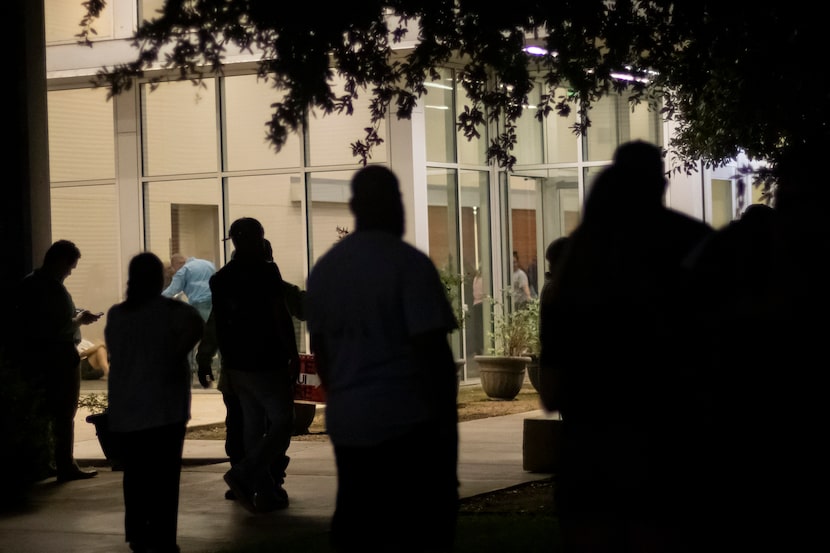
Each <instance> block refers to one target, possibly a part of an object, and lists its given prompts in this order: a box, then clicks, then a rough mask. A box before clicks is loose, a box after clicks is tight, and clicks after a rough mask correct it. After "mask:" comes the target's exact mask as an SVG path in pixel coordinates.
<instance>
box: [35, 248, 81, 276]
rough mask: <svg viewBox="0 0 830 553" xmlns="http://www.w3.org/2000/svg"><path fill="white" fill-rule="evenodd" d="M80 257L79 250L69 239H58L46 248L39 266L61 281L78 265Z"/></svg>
mask: <svg viewBox="0 0 830 553" xmlns="http://www.w3.org/2000/svg"><path fill="white" fill-rule="evenodd" d="M80 258H81V250H79V249H78V246H76V245H75V244H74V243H73V242H70V241H69V240H58V241H57V242H55V243H53V244H52V245H51V246H49V249H48V250H46V254H45V255H44V256H43V265H42V266H41V268H42V269H43V270H44V271H46V272H48V273H49V274H50V275H52V276H53V277H55V278H57V279H58V280H60V281H61V282H63V281H64V280H65V279H66V277H68V276H69V275H71V274H72V270H73V269H74V268H75V267H77V266H78V260H79V259H80Z"/></svg>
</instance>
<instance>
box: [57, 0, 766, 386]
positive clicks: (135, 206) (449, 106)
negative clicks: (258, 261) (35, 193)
mask: <svg viewBox="0 0 830 553" xmlns="http://www.w3.org/2000/svg"><path fill="white" fill-rule="evenodd" d="M161 3H162V2H161V0H143V1H142V0H139V1H136V0H111V1H110V2H109V6H108V8H107V10H106V11H105V13H104V14H103V15H102V18H101V20H100V22H99V23H98V24H97V25H96V30H97V31H98V36H97V39H96V43H95V45H94V47H93V48H86V47H83V46H79V45H77V44H76V38H75V36H74V35H76V34H77V33H78V26H77V25H78V22H79V21H80V19H81V15H82V7H81V6H80V3H79V2H78V1H77V0H45V22H46V25H45V30H46V63H47V89H48V92H47V103H48V137H49V170H50V183H51V187H50V190H51V196H50V199H51V224H52V238H53V239H58V238H66V239H70V240H73V241H74V242H76V243H77V244H78V245H79V247H80V248H81V251H82V252H83V257H82V259H81V262H80V263H79V265H78V268H77V270H76V271H75V272H74V273H73V275H72V277H71V278H70V279H69V280H68V281H67V287H68V288H69V289H70V291H71V292H72V294H73V297H74V298H75V300H76V302H77V303H78V305H79V306H83V307H87V308H89V309H92V310H94V311H99V310H103V311H106V309H107V308H108V307H109V306H110V305H112V304H114V303H116V302H118V301H121V298H122V295H123V291H124V289H125V285H126V268H127V264H128V262H129V259H130V258H131V257H132V256H133V255H135V254H136V253H138V252H140V251H147V250H149V251H152V252H154V253H156V254H157V255H158V256H159V257H160V258H162V259H163V260H169V258H170V256H171V255H172V254H173V253H176V252H180V253H183V254H185V255H188V256H191V255H192V256H195V257H201V258H205V259H209V260H211V261H213V262H214V263H215V264H216V266H217V267H220V266H222V265H223V264H224V263H225V262H226V260H228V259H229V256H230V253H231V252H230V250H229V248H230V244H229V243H227V242H223V241H222V237H224V236H225V235H226V231H227V228H228V227H229V225H230V223H231V222H232V221H233V220H234V219H236V218H238V217H242V216H250V217H256V218H258V219H259V220H261V221H262V223H263V225H264V227H265V230H266V236H267V238H269V240H270V241H271V243H272V245H273V249H274V256H275V259H276V261H277V263H278V264H279V266H280V268H281V270H282V273H283V275H284V277H285V279H286V280H288V281H290V282H293V283H296V284H298V285H300V286H301V287H304V283H305V279H306V276H307V275H308V272H309V270H310V268H311V267H312V266H313V264H314V261H315V260H316V259H317V258H319V257H320V255H322V254H323V253H324V252H325V251H326V250H327V249H328V248H330V247H331V246H332V245H333V244H334V243H335V242H336V241H337V239H338V237H339V229H346V230H348V229H350V228H352V225H353V220H352V217H351V214H350V212H349V209H348V199H349V196H350V194H349V187H348V185H349V180H350V178H351V176H352V174H353V173H354V171H356V170H357V169H358V168H359V167H360V164H359V162H358V158H355V157H354V156H353V155H352V150H351V147H350V144H351V143H352V142H354V141H355V140H356V139H358V138H360V137H361V136H362V134H363V131H362V129H363V128H364V127H366V126H368V124H369V113H368V100H367V97H366V95H363V96H361V98H360V100H359V101H358V102H357V103H356V111H355V113H354V114H353V115H351V116H348V115H327V116H322V115H320V114H315V113H312V114H310V116H309V118H308V121H307V124H306V125H305V127H304V128H303V129H302V132H300V133H296V134H295V135H293V136H292V137H291V138H290V139H289V141H288V143H287V144H286V145H285V146H284V147H283V148H282V149H281V150H280V151H279V152H276V151H275V150H274V148H273V146H271V145H270V144H269V143H268V141H267V140H266V128H265V122H266V121H267V120H268V119H270V104H271V103H272V102H274V101H275V99H276V98H277V95H278V91H276V90H274V89H273V88H272V87H271V86H270V85H269V84H265V83H262V82H260V81H258V80H257V77H256V66H255V63H256V58H255V57H254V56H251V55H243V54H233V53H230V54H229V56H228V59H227V66H226V69H225V72H224V74H223V75H222V76H216V77H213V78H207V79H205V80H204V82H203V85H204V86H201V87H196V86H194V85H193V84H192V83H191V82H190V81H177V80H174V79H175V76H173V77H172V78H171V80H166V81H162V82H161V83H160V84H159V85H158V86H157V87H155V86H151V85H150V83H148V82H147V81H146V80H138V81H137V82H136V86H134V87H133V88H132V89H131V90H129V91H127V92H125V93H123V94H121V95H119V96H116V97H113V98H111V99H108V98H107V95H108V91H107V90H106V89H104V88H95V87H93V86H92V85H91V84H90V77H91V76H92V75H94V74H95V72H96V71H98V70H99V69H100V68H101V67H103V66H111V65H113V64H115V63H118V62H123V61H129V60H130V59H132V57H131V56H132V50H131V49H130V46H129V43H130V36H131V34H132V32H133V30H134V29H135V26H136V24H137V22H138V21H140V20H141V18H148V17H151V15H147V14H152V12H153V10H154V9H157V8H158V7H159V6H160V5H161ZM439 72H440V75H441V79H440V80H437V81H434V82H432V83H429V84H428V87H429V88H428V90H429V93H428V94H427V95H425V96H424V97H423V98H422V99H421V101H420V103H419V105H418V106H417V107H416V109H415V110H414V111H413V114H412V117H411V119H409V120H397V119H395V118H394V116H391V117H390V119H389V120H388V121H387V122H386V123H385V126H384V127H383V128H382V130H381V137H382V138H383V139H384V142H383V143H382V144H381V145H380V146H378V147H376V148H375V150H374V151H373V152H372V157H371V159H370V163H378V164H384V165H387V166H389V167H390V168H391V169H392V170H393V171H395V173H396V174H397V175H398V176H399V178H400V180H401V185H402V189H403V196H404V205H405V213H406V235H405V239H406V240H407V241H409V242H411V243H412V244H414V245H415V246H417V247H419V248H420V249H422V250H423V251H424V252H426V253H428V254H429V256H430V257H431V259H432V260H433V261H434V262H435V264H436V266H437V267H438V269H439V270H441V271H442V272H444V273H445V274H448V275H462V279H461V280H462V283H461V284H460V285H459V287H458V295H459V296H460V303H461V307H462V309H463V310H464V312H465V313H467V314H471V313H473V312H474V310H473V303H474V299H473V280H474V277H475V276H476V275H477V276H479V277H480V278H481V281H480V282H481V283H482V291H483V293H484V294H485V295H487V296H493V297H498V296H499V293H500V291H501V290H503V289H505V288H506V287H508V286H509V285H510V275H511V271H512V269H511V261H512V254H513V252H517V254H518V256H519V263H520V265H521V266H522V267H523V268H524V269H525V270H526V272H528V275H529V278H530V280H531V283H535V290H537V291H538V289H539V287H540V285H541V282H542V279H543V278H544V277H543V275H544V270H545V267H544V250H545V247H546V245H547V244H548V243H550V242H551V241H552V240H553V239H555V238H557V237H559V236H561V235H564V234H568V233H569V232H570V231H571V230H572V229H573V228H574V227H575V226H576V224H577V223H578V220H579V214H580V209H581V205H582V202H583V199H584V197H585V194H586V191H587V190H589V189H590V186H591V182H592V179H593V177H594V176H595V175H596V174H597V173H598V172H599V171H600V170H601V169H602V168H603V167H604V166H606V165H608V164H609V163H610V162H611V157H612V154H613V151H614V149H615V148H616V146H617V145H619V144H620V143H622V142H625V141H628V140H633V139H643V140H647V141H649V142H652V143H655V144H658V145H661V146H665V145H666V142H667V137H668V136H670V134H671V128H670V125H669V124H668V123H666V122H663V121H661V120H660V118H659V113H658V111H657V110H654V109H652V110H649V109H648V108H647V106H645V105H642V106H638V107H637V108H636V109H634V110H632V109H631V108H630V106H629V104H628V102H627V101H626V98H625V97H622V96H620V97H616V96H613V97H608V98H605V99H603V100H602V101H600V102H598V103H597V104H596V106H594V108H593V110H592V112H591V117H592V122H593V123H592V126H591V128H590V129H589V131H588V133H587V134H586V135H585V136H576V135H574V134H573V132H572V130H571V128H570V127H571V125H573V123H574V121H573V120H572V119H569V118H562V117H558V116H551V117H549V118H547V119H546V120H545V121H543V122H540V121H537V120H536V119H535V117H534V115H533V108H532V106H533V104H534V101H535V100H538V95H540V94H541V91H542V88H541V84H540V85H539V87H538V89H537V92H536V94H537V98H529V106H528V108H527V109H526V110H525V113H524V115H523V117H522V119H521V121H520V122H519V141H518V146H517V151H516V152H515V155H516V157H517V159H518V163H517V164H516V166H515V167H514V170H513V172H509V173H508V172H506V171H504V170H502V169H500V168H498V167H496V166H494V165H492V164H488V163H487V160H486V153H485V150H486V146H487V143H488V139H487V136H488V135H489V134H491V133H492V132H493V131H494V129H492V128H483V129H481V132H482V138H481V139H480V140H476V141H467V140H466V139H465V138H464V137H463V136H461V135H460V134H459V133H458V132H457V131H456V128H455V124H454V122H455V118H456V115H457V113H458V111H459V110H461V109H463V105H464V93H463V89H462V88H461V87H460V86H459V85H458V83H457V81H456V73H455V68H454V67H452V66H451V65H449V66H447V67H442V68H439ZM335 84H336V83H335ZM652 107H653V106H652ZM574 116H575V115H572V116H571V117H574ZM670 162H671V161H670V160H669V163H670ZM731 176H732V170H731V169H730V168H728V167H727V168H724V169H721V170H719V171H718V172H712V171H703V170H702V171H701V172H700V173H698V174H695V175H674V174H673V175H672V178H671V179H670V184H669V188H668V192H667V195H666V202H667V204H668V205H669V206H670V207H673V208H675V209H678V210H680V211H684V212H686V213H689V214H691V215H693V216H696V217H698V218H701V219H704V220H707V221H709V222H710V223H712V224H713V225H715V226H720V225H722V224H725V223H726V222H728V221H729V220H731V219H732V218H733V217H734V216H735V214H736V206H737V205H740V202H741V201H744V199H743V198H738V197H737V196H736V192H735V190H734V186H733V185H732V181H731V180H730V177H731ZM749 200H750V201H751V198H750V199H749ZM484 312H485V314H484V317H483V320H482V321H471V320H470V319H469V318H468V317H465V322H466V323H468V324H466V325H465V328H464V329H463V331H462V332H457V333H455V334H454V336H453V347H454V350H455V352H456V355H457V356H458V357H463V358H467V360H468V362H467V363H466V367H465V374H464V377H465V379H467V380H472V379H475V378H477V371H476V367H475V363H474V362H472V356H473V354H474V353H476V352H478V351H482V350H486V349H487V347H488V343H489V340H490V336H489V332H488V328H489V325H490V321H491V317H490V316H489V315H488V310H486V309H485V310H484ZM473 323H474V324H473ZM93 326H94V328H90V329H89V330H88V332H89V333H90V336H88V337H89V338H91V339H100V338H101V336H98V335H95V333H98V334H101V333H102V332H103V327H104V325H93ZM85 331H87V329H85ZM298 339H299V341H300V348H301V350H302V351H307V339H306V334H305V332H304V328H303V327H302V326H299V327H298Z"/></svg>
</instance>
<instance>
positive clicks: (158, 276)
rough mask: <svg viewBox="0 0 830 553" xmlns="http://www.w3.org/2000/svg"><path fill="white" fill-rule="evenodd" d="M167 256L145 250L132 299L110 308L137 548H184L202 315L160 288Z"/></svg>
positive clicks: (115, 425)
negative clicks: (185, 458) (183, 498)
mask: <svg viewBox="0 0 830 553" xmlns="http://www.w3.org/2000/svg"><path fill="white" fill-rule="evenodd" d="M163 284H164V264H163V263H162V261H161V259H159V258H158V257H157V256H156V255H155V254H153V253H150V252H145V253H140V254H138V255H136V256H135V257H133V258H132V260H131V261H130V265H129V268H128V280H127V294H126V300H125V301H124V302H122V303H119V304H117V305H114V306H113V307H111V308H110V310H109V313H108V314H107V326H106V328H105V329H104V336H105V339H106V343H107V347H108V348H109V353H110V362H111V364H110V374H109V382H108V395H109V398H108V399H109V407H108V413H109V428H110V431H112V432H113V433H116V435H117V436H118V443H119V444H120V446H121V448H122V449H121V451H120V455H119V457H120V459H121V461H122V464H123V465H122V466H123V469H124V482H123V490H124V530H125V539H126V541H127V542H128V543H129V544H130V549H132V550H133V551H134V552H136V553H138V552H142V551H146V552H149V551H165V552H170V553H174V552H178V551H179V549H178V546H177V545H176V535H177V518H178V511H179V482H180V479H181V466H182V451H183V448H184V436H185V431H186V427H187V421H188V420H189V419H190V367H189V365H188V360H187V356H188V353H189V352H190V351H191V350H192V349H193V348H194V346H195V345H196V343H197V342H198V341H199V339H200V338H201V337H202V331H203V329H204V322H203V321H202V319H201V317H200V315H199V313H198V311H196V309H195V308H194V307H192V306H190V305H188V304H186V303H184V302H180V301H176V300H172V299H170V298H165V297H164V296H162V295H161V290H162V286H163Z"/></svg>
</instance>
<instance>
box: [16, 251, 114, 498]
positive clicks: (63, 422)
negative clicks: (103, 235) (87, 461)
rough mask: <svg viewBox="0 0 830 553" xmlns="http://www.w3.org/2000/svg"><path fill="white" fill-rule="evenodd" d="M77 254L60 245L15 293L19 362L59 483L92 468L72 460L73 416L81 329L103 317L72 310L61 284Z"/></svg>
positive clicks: (91, 474) (90, 472) (75, 263)
mask: <svg viewBox="0 0 830 553" xmlns="http://www.w3.org/2000/svg"><path fill="white" fill-rule="evenodd" d="M80 258H81V251H80V250H79V249H78V247H77V246H76V245H75V244H74V243H73V242H70V241H69V240H58V241H57V242H55V243H54V244H52V245H51V246H50V247H49V249H48V250H47V251H46V254H45V255H44V257H43V263H42V264H41V266H40V267H39V268H36V269H35V270H34V271H32V272H31V273H30V274H28V275H27V276H26V277H25V278H24V279H23V281H22V282H21V284H20V286H19V289H18V293H17V294H15V296H14V297H15V298H16V299H17V302H16V304H15V310H14V313H15V318H14V321H15V322H16V328H17V332H18V333H19V335H18V340H17V343H19V344H21V345H22V346H23V347H22V348H20V351H22V352H26V358H25V359H18V366H20V367H22V368H23V369H24V373H25V375H26V377H27V378H28V379H29V383H30V389H31V390H32V392H33V394H34V396H35V397H33V398H32V399H33V401H32V405H35V406H36V407H35V408H36V409H40V411H41V414H42V415H43V416H45V417H48V418H49V419H50V421H51V432H52V438H53V440H54V448H55V449H54V451H55V459H54V460H55V467H54V472H55V474H56V476H57V479H58V482H68V481H71V480H80V479H85V478H92V477H94V476H95V475H97V474H98V472H97V471H96V470H94V469H92V470H83V469H81V468H80V467H79V466H78V463H77V462H76V461H75V455H74V442H75V413H76V411H77V410H78V396H79V395H80V390H81V372H80V360H81V358H80V355H79V354H78V350H77V347H76V346H77V344H79V343H80V341H81V332H80V328H81V326H84V325H89V324H92V323H95V322H97V321H98V319H100V318H101V315H102V314H96V313H91V312H90V311H89V310H86V309H76V308H75V304H74V302H73V301H72V296H71V294H70V293H69V291H68V290H67V289H66V287H65V286H64V284H63V283H64V281H65V280H66V279H67V278H68V277H69V275H71V274H72V271H73V270H74V269H75V268H76V267H77V266H78V260H79V259H80Z"/></svg>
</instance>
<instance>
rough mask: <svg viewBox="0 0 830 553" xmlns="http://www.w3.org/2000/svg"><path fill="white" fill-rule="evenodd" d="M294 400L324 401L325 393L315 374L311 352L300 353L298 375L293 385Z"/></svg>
mask: <svg viewBox="0 0 830 553" xmlns="http://www.w3.org/2000/svg"><path fill="white" fill-rule="evenodd" d="M294 401H301V402H304V403H325V402H326V393H325V391H324V390H323V386H322V385H321V382H320V377H319V376H318V375H317V364H316V363H315V361H314V355H312V354H307V353H301V354H300V376H299V377H297V385H296V386H295V387H294Z"/></svg>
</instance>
